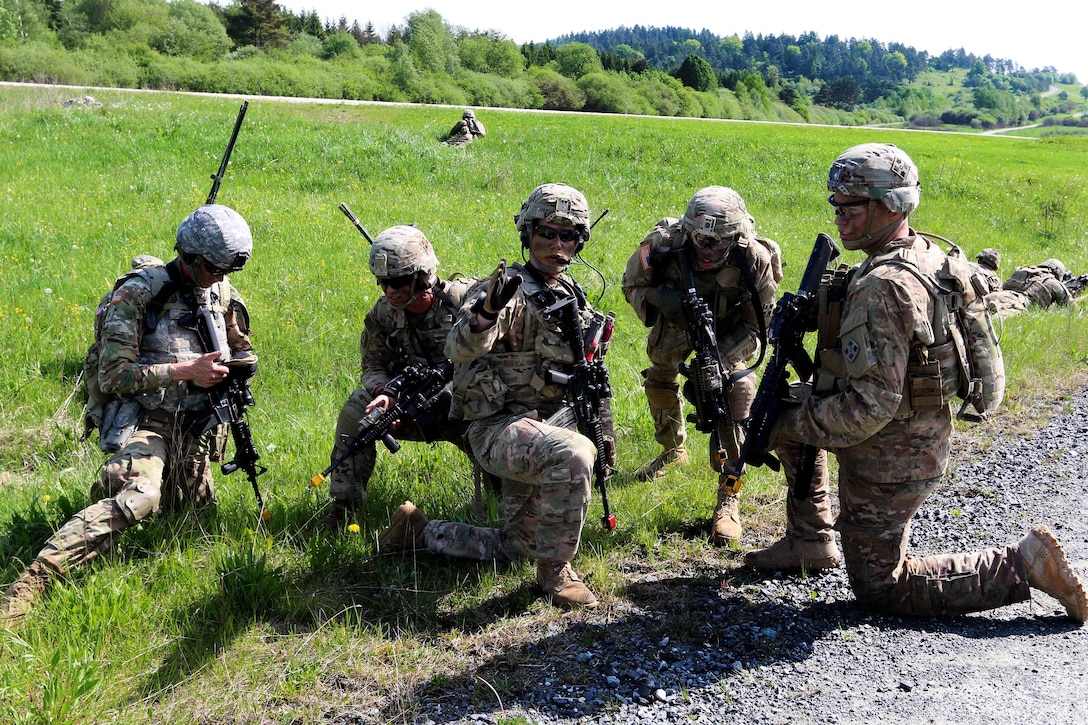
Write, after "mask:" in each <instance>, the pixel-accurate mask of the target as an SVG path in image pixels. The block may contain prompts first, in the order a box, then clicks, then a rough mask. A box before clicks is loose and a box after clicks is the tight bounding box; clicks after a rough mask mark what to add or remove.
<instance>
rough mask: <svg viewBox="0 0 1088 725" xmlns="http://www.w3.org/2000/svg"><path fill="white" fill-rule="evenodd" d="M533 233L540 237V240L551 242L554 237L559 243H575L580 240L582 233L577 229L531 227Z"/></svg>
mask: <svg viewBox="0 0 1088 725" xmlns="http://www.w3.org/2000/svg"><path fill="white" fill-rule="evenodd" d="M533 232H534V233H536V234H537V235H539V236H540V238H541V239H546V240H547V241H549V242H550V241H552V240H553V239H555V238H556V237H559V241H561V242H567V243H570V242H577V241H578V240H579V239H581V238H582V233H581V232H580V231H578V230H577V229H552V228H550V227H533Z"/></svg>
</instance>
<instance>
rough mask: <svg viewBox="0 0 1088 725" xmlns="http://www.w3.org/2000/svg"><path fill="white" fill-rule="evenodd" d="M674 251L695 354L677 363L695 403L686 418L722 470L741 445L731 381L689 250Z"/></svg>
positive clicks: (685, 388)
mask: <svg viewBox="0 0 1088 725" xmlns="http://www.w3.org/2000/svg"><path fill="white" fill-rule="evenodd" d="M676 254H677V255H678V258H679V263H680V271H681V273H682V274H683V275H684V284H685V285H686V286H687V291H686V292H685V293H684V295H683V296H682V297H681V307H682V309H683V311H684V331H685V333H686V334H687V338H688V345H689V346H690V347H691V349H692V350H693V351H694V353H695V354H694V355H693V356H692V359H691V362H690V363H682V364H681V365H680V372H681V374H683V376H684V377H685V378H687V380H686V381H685V383H684V397H686V398H687V399H688V400H690V401H691V402H692V404H693V405H694V406H695V412H694V413H689V414H688V416H687V419H688V421H690V422H692V423H694V424H695V429H696V430H697V431H699V432H700V433H709V434H710V436H711V447H710V449H711V450H712V451H714V452H715V453H714V454H713V456H714V460H713V461H712V463H713V464H714V467H715V470H717V471H722V469H723V467H724V465H725V462H726V460H728V458H729V451H736V450H737V448H738V447H739V445H740V441H739V440H737V434H736V428H735V426H734V425H733V416H732V414H731V413H730V412H729V390H730V388H731V387H732V386H733V383H732V381H731V380H730V379H729V371H728V370H726V369H725V365H723V364H722V360H721V357H720V355H719V354H718V333H717V331H716V330H715V325H714V315H713V313H711V311H710V307H709V306H707V304H706V301H705V300H703V298H702V297H700V296H699V294H698V292H697V291H696V289H695V274H694V272H692V269H691V261H690V259H689V258H688V250H687V248H686V247H685V248H681V249H680V250H679V251H677V252H676Z"/></svg>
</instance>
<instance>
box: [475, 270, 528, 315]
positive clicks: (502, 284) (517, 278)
mask: <svg viewBox="0 0 1088 725" xmlns="http://www.w3.org/2000/svg"><path fill="white" fill-rule="evenodd" d="M521 282H522V277H521V275H520V274H509V275H508V274H507V273H506V260H505V259H503V260H502V261H500V262H499V265H498V266H497V267H495V271H494V272H492V273H491V281H490V282H489V283H488V285H487V293H486V294H484V296H483V297H481V298H480V299H478V300H477V301H476V304H475V305H473V306H472V311H473V312H475V313H476V314H478V315H479V316H480V317H482V318H484V319H485V320H494V319H496V318H498V316H499V311H500V310H502V308H504V307H506V305H508V304H509V303H510V300H512V299H513V298H514V293H515V292H517V291H518V287H521Z"/></svg>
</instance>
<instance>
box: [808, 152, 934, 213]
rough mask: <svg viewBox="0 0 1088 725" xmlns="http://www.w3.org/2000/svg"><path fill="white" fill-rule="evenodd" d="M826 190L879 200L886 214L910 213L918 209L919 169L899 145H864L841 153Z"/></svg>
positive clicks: (829, 173) (831, 171) (830, 174)
mask: <svg viewBox="0 0 1088 725" xmlns="http://www.w3.org/2000/svg"><path fill="white" fill-rule="evenodd" d="M827 189H828V191H831V192H832V193H834V192H838V193H840V194H845V195H846V196H863V197H866V198H869V199H878V200H879V201H881V202H883V203H884V206H886V207H888V211H892V212H900V213H903V214H910V213H911V212H912V211H914V210H915V209H917V208H918V204H919V201H920V189H921V185H920V184H919V183H918V167H917V166H915V164H914V162H913V161H911V159H910V157H909V156H907V154H906V152H904V151H903V150H902V149H901V148H899V147H898V146H895V145H894V144H890V143H863V144H860V145H858V146H853V147H851V148H849V149H847V150H846V151H844V152H843V153H842V154H841V155H840V156H839V158H837V159H835V163H833V164H831V170H830V171H829V172H828V175H827Z"/></svg>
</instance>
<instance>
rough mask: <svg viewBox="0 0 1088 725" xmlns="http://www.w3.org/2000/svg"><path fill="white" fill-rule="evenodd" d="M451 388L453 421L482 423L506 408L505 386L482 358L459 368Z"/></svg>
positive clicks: (451, 415)
mask: <svg viewBox="0 0 1088 725" xmlns="http://www.w3.org/2000/svg"><path fill="white" fill-rule="evenodd" d="M452 385H453V403H452V405H451V407H450V418H451V419H452V420H462V419H463V420H481V419H483V418H487V417H489V416H492V415H494V414H495V413H498V412H499V411H500V410H502V409H503V407H504V406H505V405H506V393H507V390H508V388H507V386H506V383H504V382H503V381H502V379H501V378H500V377H499V375H498V374H497V373H496V372H495V370H494V369H493V368H492V367H491V366H490V365H488V364H487V363H486V362H485V361H484V360H483V359H482V358H478V359H476V360H473V361H472V362H470V363H465V364H463V365H458V366H457V369H456V371H455V372H454V374H453V383H452Z"/></svg>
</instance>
